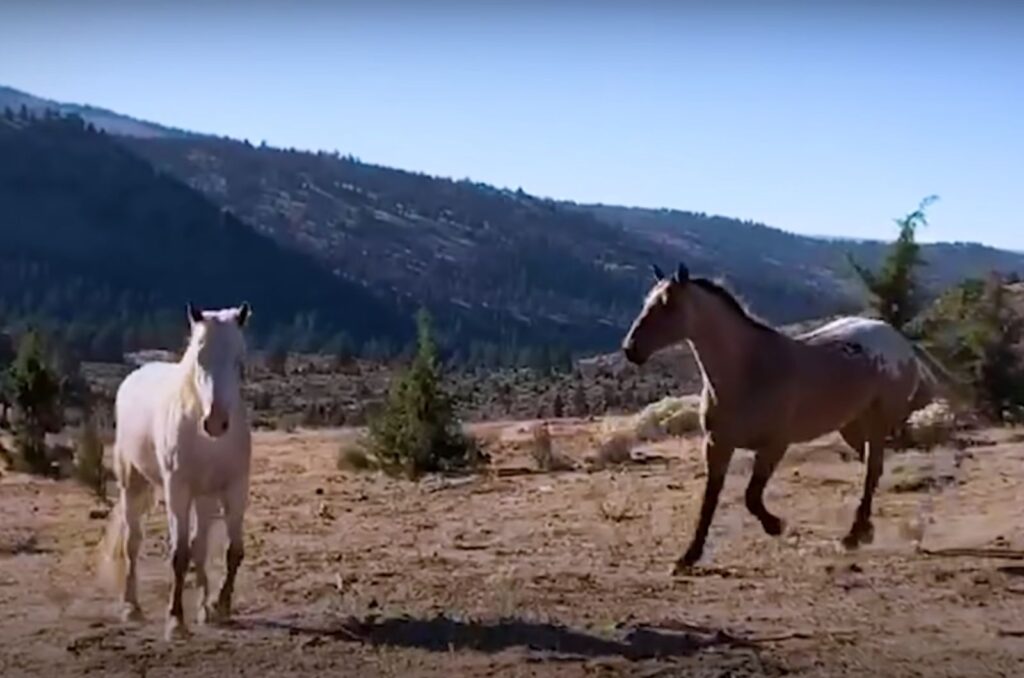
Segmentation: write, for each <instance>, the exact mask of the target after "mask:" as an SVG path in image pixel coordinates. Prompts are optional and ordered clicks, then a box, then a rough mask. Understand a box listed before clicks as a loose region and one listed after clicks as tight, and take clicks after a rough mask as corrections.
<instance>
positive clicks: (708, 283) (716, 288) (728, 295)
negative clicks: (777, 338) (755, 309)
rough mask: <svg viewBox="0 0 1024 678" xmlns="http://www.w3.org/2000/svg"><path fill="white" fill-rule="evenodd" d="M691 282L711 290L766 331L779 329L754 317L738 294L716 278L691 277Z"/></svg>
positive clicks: (743, 316)
mask: <svg viewBox="0 0 1024 678" xmlns="http://www.w3.org/2000/svg"><path fill="white" fill-rule="evenodd" d="M690 282H691V283H693V284H694V285H697V286H698V287H700V288H701V289H702V290H704V291H705V292H710V293H711V294H713V295H715V296H716V297H718V298H719V299H721V300H722V301H723V302H725V305H726V306H728V307H729V308H731V309H732V310H734V311H736V313H737V314H739V316H740V317H741V318H743V319H744V320H746V321H747V322H748V323H750V324H751V325H753V326H754V327H755V328H757V329H759V330H762V331H765V332H772V333H776V332H777V330H776V329H775V328H774V327H772V326H771V325H769V324H768V323H766V322H764V321H763V320H760V319H759V318H756V317H754V316H753V315H752V314H751V313H750V311H748V310H747V309H746V307H745V306H744V305H743V304H741V303H740V301H739V300H738V299H737V298H736V296H735V295H733V293H732V292H730V291H729V290H727V289H725V287H723V286H722V285H721V284H720V283H718V282H715V281H714V280H709V279H708V278H691V279H690Z"/></svg>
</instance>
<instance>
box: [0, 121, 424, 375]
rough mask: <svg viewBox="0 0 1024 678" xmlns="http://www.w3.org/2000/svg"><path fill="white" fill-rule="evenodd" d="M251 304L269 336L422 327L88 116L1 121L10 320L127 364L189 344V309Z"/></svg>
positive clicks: (363, 337) (3, 258) (4, 317)
mask: <svg viewBox="0 0 1024 678" xmlns="http://www.w3.org/2000/svg"><path fill="white" fill-rule="evenodd" d="M246 299H247V300H249V301H250V302H251V303H252V305H253V308H254V316H253V317H254V322H253V331H254V332H255V333H256V335H257V339H262V340H264V342H266V341H284V342H288V343H291V344H293V345H297V344H301V343H313V342H315V343H318V344H319V345H323V344H326V343H327V342H329V341H331V340H332V339H333V340H334V341H335V342H339V343H349V344H351V345H354V346H355V347H357V348H366V347H367V343H368V342H373V341H378V342H379V341H383V340H387V341H390V342H391V344H392V345H396V344H397V345H399V346H400V345H401V342H402V341H404V339H406V338H407V337H408V336H409V333H410V332H411V322H410V321H409V319H408V315H407V313H411V310H412V309H407V310H403V309H400V308H399V307H398V305H397V304H396V303H395V301H394V300H393V299H388V300H386V301H381V300H379V299H377V298H375V297H374V296H373V295H372V294H371V293H370V292H369V291H367V290H366V289H364V288H362V287H360V286H359V285H357V284H355V283H352V282H349V281H346V280H343V279H341V278H339V277H338V276H335V275H333V274H331V273H330V272H329V271H327V270H325V269H323V268H321V267H318V266H316V265H311V262H310V261H309V260H308V259H307V258H306V257H304V256H303V255H301V254H299V253H296V252H293V251H291V250H287V249H283V248H281V247H280V246H278V245H277V244H276V243H274V242H273V241H272V240H270V239H269V238H266V237H264V236H262V235H260V234H258V233H256V232H255V231H254V230H253V229H251V228H249V227H248V226H246V225H244V224H243V223H241V222H240V221H239V220H238V219H237V218H236V217H235V216H234V215H232V214H231V213H230V212H228V211H226V210H223V209H222V208H220V207H218V206H217V205H215V204H213V203H211V202H209V201H208V200H206V199H205V198H204V197H202V195H200V194H198V193H196V192H195V191H193V190H192V189H190V188H189V187H187V186H185V185H184V184H182V183H181V182H179V181H177V180H176V179H173V178H172V177H170V176H168V175H166V174H164V173H162V172H159V171H156V170H154V168H153V167H152V166H150V165H149V164H148V163H146V162H145V161H144V160H142V159H140V158H138V157H137V156H135V155H134V154H132V153H131V152H129V151H128V150H126V149H125V148H124V147H123V146H121V145H120V144H118V143H117V142H115V141H114V140H113V138H112V137H110V136H108V135H106V134H105V133H102V132H98V131H96V130H95V129H94V128H93V127H91V126H90V125H87V124H86V123H84V122H83V121H82V120H81V119H79V118H58V117H53V116H47V117H44V118H42V119H33V120H28V119H21V118H19V117H18V116H14V117H13V119H12V117H11V116H9V115H7V116H4V117H3V118H0V321H2V322H4V323H5V324H10V323H12V322H28V321H34V322H37V323H41V324H44V325H49V326H51V327H52V328H53V329H55V330H56V331H58V332H59V333H60V334H62V335H65V336H66V337H67V338H69V339H70V340H71V341H72V342H73V343H74V344H76V345H78V346H81V347H83V348H84V349H86V350H87V353H88V354H89V355H91V356H93V357H110V358H118V359H119V358H120V356H121V353H122V352H123V351H124V350H126V349H134V348H140V347H154V346H168V347H171V348H177V347H178V346H179V345H180V343H181V339H182V336H183V333H184V329H185V327H186V319H185V311H184V308H185V306H184V305H185V303H186V302H187V301H190V300H191V301H193V302H195V303H197V304H200V305H209V306H222V305H233V304H238V303H240V302H241V301H242V300H246ZM372 347H373V345H372V344H371V346H370V348H372Z"/></svg>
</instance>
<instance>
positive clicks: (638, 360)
mask: <svg viewBox="0 0 1024 678" xmlns="http://www.w3.org/2000/svg"><path fill="white" fill-rule="evenodd" d="M622 353H623V355H625V356H626V360H628V361H629V362H630V363H632V364H634V365H638V366H639V365H643V364H644V362H645V361H646V357H645V356H643V355H641V354H640V351H638V350H637V347H636V342H635V341H633V340H632V339H627V340H626V341H625V342H623V343H622Z"/></svg>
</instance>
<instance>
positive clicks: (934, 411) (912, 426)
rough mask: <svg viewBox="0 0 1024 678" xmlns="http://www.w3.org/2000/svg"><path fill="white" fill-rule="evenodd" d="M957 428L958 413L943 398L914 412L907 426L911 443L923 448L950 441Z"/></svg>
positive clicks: (927, 448)
mask: <svg viewBox="0 0 1024 678" xmlns="http://www.w3.org/2000/svg"><path fill="white" fill-rule="evenodd" d="M956 429H957V420H956V414H955V413H954V412H953V410H952V409H951V408H950V406H949V403H947V402H945V401H943V400H938V401H936V402H933V403H931V404H929V405H928V406H927V407H924V408H922V409H920V410H918V411H917V412H914V413H913V414H912V415H911V416H910V419H909V420H908V422H907V427H906V430H907V437H908V438H909V442H910V444H911V445H913V446H914V447H917V448H919V449H923V450H930V449H932V448H933V447H937V446H939V445H946V444H948V443H950V442H951V441H952V440H953V437H954V435H955V434H956Z"/></svg>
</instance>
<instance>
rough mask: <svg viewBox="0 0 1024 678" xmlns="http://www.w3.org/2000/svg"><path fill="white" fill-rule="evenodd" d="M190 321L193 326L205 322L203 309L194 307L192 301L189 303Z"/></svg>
mask: <svg viewBox="0 0 1024 678" xmlns="http://www.w3.org/2000/svg"><path fill="white" fill-rule="evenodd" d="M188 319H189V321H190V322H191V323H192V324H193V325H195V324H196V323H201V322H202V321H203V309H201V308H199V307H198V306H194V305H193V304H192V302H191V301H190V302H189V303H188Z"/></svg>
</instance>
